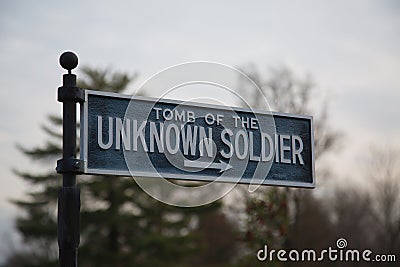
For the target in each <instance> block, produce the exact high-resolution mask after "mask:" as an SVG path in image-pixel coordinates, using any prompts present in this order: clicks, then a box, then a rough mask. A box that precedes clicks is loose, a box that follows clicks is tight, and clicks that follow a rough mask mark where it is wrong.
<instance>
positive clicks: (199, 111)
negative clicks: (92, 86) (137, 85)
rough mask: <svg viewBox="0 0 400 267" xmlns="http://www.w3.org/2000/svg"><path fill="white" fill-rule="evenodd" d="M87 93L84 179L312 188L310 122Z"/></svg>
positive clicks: (304, 118)
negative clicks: (150, 179)
mask: <svg viewBox="0 0 400 267" xmlns="http://www.w3.org/2000/svg"><path fill="white" fill-rule="evenodd" d="M85 94H86V96H85V97H86V101H85V102H84V104H83V109H82V111H81V159H83V160H84V162H85V167H84V169H85V171H84V172H85V173H87V174H110V175H123V176H131V175H133V176H141V177H164V178H171V179H183V180H195V181H221V182H234V183H236V182H238V183H246V184H249V183H256V184H265V185H282V186H294V187H311V188H313V187H315V181H314V151H313V125H312V117H311V116H305V115H291V114H284V113H275V112H264V111H253V110H251V109H243V108H231V107H224V106H218V105H208V104H199V103H192V102H180V101H174V100H165V99H153V98H144V97H134V98H132V96H128V95H121V94H113V93H105V92H98V91H90V90H86V92H85Z"/></svg>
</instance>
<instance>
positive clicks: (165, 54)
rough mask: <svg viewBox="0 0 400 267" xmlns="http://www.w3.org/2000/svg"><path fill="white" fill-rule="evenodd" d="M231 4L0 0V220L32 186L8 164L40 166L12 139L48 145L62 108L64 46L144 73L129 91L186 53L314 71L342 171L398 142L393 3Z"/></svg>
mask: <svg viewBox="0 0 400 267" xmlns="http://www.w3.org/2000/svg"><path fill="white" fill-rule="evenodd" d="M238 2H239V1H158V2H155V1H142V2H141V3H139V2H135V1H98V0H97V1H63V2H62V3H61V1H15V0H12V1H4V0H3V1H1V2H0V88H1V89H0V118H1V126H0V145H1V154H0V177H1V187H0V223H2V222H5V224H6V225H7V226H6V227H9V225H11V223H12V221H11V218H12V216H13V214H15V213H16V211H15V209H14V207H13V206H12V205H10V204H9V203H7V199H9V198H11V197H19V196H22V195H23V192H26V191H27V190H28V188H27V185H26V184H25V183H23V182H22V181H21V180H20V179H19V178H17V177H16V176H15V175H13V174H12V172H11V168H13V167H14V168H20V169H25V170H32V169H35V170H38V171H40V165H38V164H36V163H34V162H31V161H29V160H27V159H25V158H24V157H23V156H22V155H21V154H20V153H19V152H18V151H17V150H16V148H15V144H22V145H24V146H28V147H32V146H34V145H38V144H41V143H43V141H44V138H45V135H44V134H43V133H42V132H41V130H40V124H41V123H42V122H43V121H44V118H45V116H46V115H47V114H50V113H58V114H59V113H60V110H61V105H60V104H59V103H57V102H56V89H57V87H58V86H60V84H61V75H62V74H63V70H62V69H61V67H60V66H59V65H58V57H59V55H60V54H61V53H62V52H63V51H65V50H73V51H75V52H76V53H77V54H78V55H79V59H80V66H82V65H89V66H96V67H110V68H113V69H114V70H120V71H126V72H129V73H134V72H139V75H140V76H139V79H138V81H137V82H135V83H133V84H132V87H131V88H130V90H131V91H133V90H134V89H135V86H137V84H138V83H139V81H143V80H145V79H146V78H148V77H149V76H150V75H152V74H154V73H156V72H158V71H160V70H161V69H163V68H165V67H168V66H171V65H174V64H178V63H181V62H187V61H193V60H207V61H215V62H220V63H224V64H227V65H231V66H236V67H241V66H246V65H248V64H255V65H256V66H257V67H258V68H259V69H260V70H262V71H267V70H268V69H270V68H276V67H279V66H288V67H290V68H291V69H292V70H293V71H294V72H295V73H296V74H297V75H298V76H300V77H302V76H305V75H306V74H311V75H312V76H313V78H314V81H315V82H316V84H317V86H318V87H317V88H318V92H321V93H322V94H327V95H329V96H331V98H332V102H331V105H330V108H329V111H330V119H331V125H332V127H333V128H334V129H336V130H338V131H341V132H342V133H343V134H344V139H343V142H342V149H341V150H340V151H339V152H337V153H335V154H334V155H333V156H330V157H329V159H331V160H332V161H331V164H335V165H334V166H335V169H336V171H337V175H338V177H346V176H351V175H350V174H352V173H355V172H356V171H357V170H359V169H360V168H361V166H362V161H363V158H364V156H365V155H366V150H367V149H368V146H370V145H371V144H376V145H382V144H385V145H388V146H392V145H394V146H396V145H397V146H398V145H399V144H400V138H399V137H400V127H399V126H400V125H399V121H400V120H399V116H400V51H399V47H400V12H399V11H400V2H399V1H395V0H392V1H361V0H359V1H241V2H240V3H238ZM78 73H79V72H78ZM311 115H315V114H311ZM338 179H339V178H338ZM7 222H9V223H8V224H7ZM2 224H3V223H2ZM3 225H4V224H3ZM4 227H5V226H3V228H4ZM7 229H9V228H7ZM0 230H1V229H0ZM2 231H3V232H4V230H2ZM1 234H2V233H0V235H1ZM0 238H1V237H0Z"/></svg>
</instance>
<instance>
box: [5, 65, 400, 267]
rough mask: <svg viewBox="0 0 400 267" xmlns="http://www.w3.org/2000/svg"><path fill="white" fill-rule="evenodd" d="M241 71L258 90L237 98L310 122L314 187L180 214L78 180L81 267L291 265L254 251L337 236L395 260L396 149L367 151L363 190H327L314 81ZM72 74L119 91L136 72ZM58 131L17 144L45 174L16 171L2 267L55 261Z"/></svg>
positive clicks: (96, 180) (399, 235) (325, 124)
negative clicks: (13, 235) (19, 182)
mask: <svg viewBox="0 0 400 267" xmlns="http://www.w3.org/2000/svg"><path fill="white" fill-rule="evenodd" d="M243 71H244V72H245V73H246V74H247V75H248V76H249V77H250V78H251V79H252V80H253V81H254V82H255V83H256V84H257V85H258V87H259V88H260V89H261V90H260V91H255V90H249V89H248V88H243V91H241V92H239V93H240V94H241V95H242V96H244V97H245V99H246V100H247V102H248V103H249V104H251V105H252V106H253V107H255V108H261V109H262V108H266V107H265V106H264V104H263V102H262V101H261V99H262V97H263V96H266V97H267V99H269V100H270V101H272V102H270V104H271V108H272V110H274V111H280V112H290V113H296V114H311V115H313V116H314V126H315V129H314V130H315V133H314V135H315V137H314V138H315V157H316V166H317V178H318V180H317V187H318V188H317V189H316V190H306V189H296V188H282V187H262V188H260V189H259V190H257V191H256V192H255V193H251V194H250V193H249V192H248V191H247V189H246V188H245V187H244V186H238V187H237V188H236V189H235V190H234V192H232V193H231V195H230V196H228V197H226V198H224V199H222V200H220V201H218V202H215V203H212V204H209V205H207V206H204V207H199V208H177V207H172V206H168V205H165V204H163V203H160V202H158V201H156V200H154V199H153V198H151V197H149V196H148V195H147V194H146V193H145V192H143V191H142V190H141V189H140V188H139V187H138V186H137V184H136V183H134V182H133V181H132V179H131V178H121V177H111V176H79V178H78V183H79V186H80V188H81V199H82V200H81V201H82V207H81V245H80V248H79V265H80V266H192V265H196V266H209V267H217V266H219V267H223V266H237V267H239V266H265V265H266V264H267V263H268V266H290V265H291V263H289V262H278V261H274V262H259V261H258V260H257V258H256V253H257V251H258V250H260V249H261V248H263V246H264V245H265V244H267V245H268V247H269V248H271V249H276V250H278V249H281V248H283V249H287V250H290V249H298V250H301V249H305V248H308V249H310V248H313V249H315V250H316V251H320V250H322V249H326V248H327V247H329V246H331V247H335V245H336V240H337V239H338V238H340V237H342V238H346V239H347V241H348V243H349V246H350V247H351V248H357V249H360V250H361V249H367V248H368V249H371V250H372V251H373V252H374V253H386V254H388V253H391V254H396V256H397V259H398V260H400V177H399V166H400V165H399V163H400V162H399V154H398V152H397V151H395V150H394V149H393V150H390V149H384V148H381V147H378V148H376V149H375V150H373V151H371V152H370V155H371V161H370V163H369V164H368V167H366V168H364V169H362V168H360V172H361V173H363V174H364V177H365V179H364V183H365V184H366V186H365V188H355V187H354V186H342V187H340V186H336V187H335V188H331V189H330V190H324V189H326V187H327V186H328V185H327V181H329V180H330V179H335V177H333V176H332V174H331V172H330V168H334V166H330V165H329V164H322V165H320V164H319V163H320V162H321V161H322V158H323V156H324V154H328V153H334V152H335V149H338V143H340V141H341V140H342V139H343V138H345V137H343V136H341V134H340V133H339V132H338V131H336V130H335V129H333V128H332V126H331V125H330V123H329V116H328V103H329V99H328V98H324V97H323V96H320V95H318V94H317V93H316V90H317V87H316V86H315V84H314V83H313V81H312V79H311V77H304V78H303V77H300V78H299V77H296V76H295V75H294V74H293V73H292V71H291V70H290V69H288V68H285V67H283V68H278V69H275V70H271V71H268V72H266V73H262V72H260V71H259V70H258V69H256V68H254V67H253V68H247V69H243ZM78 77H80V78H81V79H80V80H79V84H78V86H80V87H82V88H87V89H95V90H102V91H108V92H115V93H123V92H124V90H125V89H126V88H127V86H128V84H129V83H130V82H132V81H133V80H134V79H135V78H136V74H133V75H129V74H126V73H120V72H112V71H111V70H110V69H96V68H89V67H84V68H81V73H80V75H78ZM315 103H318V105H315ZM316 106H317V107H318V108H316ZM61 126H62V119H61V117H59V116H55V115H50V116H49V117H48V118H47V120H46V122H45V124H44V125H43V126H42V129H43V131H44V132H45V133H46V134H47V135H48V139H47V140H45V141H44V142H43V144H42V145H39V146H37V147H35V148H33V149H25V148H24V147H18V149H20V151H21V152H22V153H23V154H25V156H26V157H29V158H31V159H33V160H36V161H40V162H41V163H42V164H43V172H41V173H32V172H31V171H30V170H29V169H16V170H14V171H15V173H16V174H17V175H18V176H19V177H21V179H24V180H25V181H26V183H29V184H30V191H29V192H28V193H27V195H26V197H25V198H23V199H14V200H12V202H13V203H14V205H16V206H17V207H18V208H19V209H20V211H21V212H20V216H19V217H18V218H17V219H16V221H15V226H16V229H17V230H18V232H19V233H20V235H21V236H22V238H23V242H24V244H25V246H24V247H23V248H20V249H15V250H14V251H13V253H11V254H10V255H9V257H8V260H7V262H6V264H5V266H10V267H11V266H14V267H18V266H56V265H57V264H58V263H57V259H58V247H57V230H56V222H57V218H56V214H57V213H56V208H57V192H58V188H59V187H60V185H61V180H62V179H61V176H60V175H58V174H57V173H55V171H54V169H53V168H52V166H53V165H54V162H55V161H56V160H57V159H59V158H61V136H62V132H61ZM35 142H36V141H35ZM349 179H350V177H349ZM292 264H293V265H296V266H301V265H304V266H310V265H313V266H317V265H318V266H342V265H343V263H341V262H329V261H324V262H319V263H318V262H316V263H310V262H300V263H295V264H294V263H292ZM347 264H349V265H348V266H352V265H357V264H358V265H360V266H373V264H372V263H371V265H368V264H367V263H365V262H361V263H354V262H353V263H347ZM390 264H392V265H390ZM380 266H396V264H395V263H387V264H386V265H385V264H381V265H380Z"/></svg>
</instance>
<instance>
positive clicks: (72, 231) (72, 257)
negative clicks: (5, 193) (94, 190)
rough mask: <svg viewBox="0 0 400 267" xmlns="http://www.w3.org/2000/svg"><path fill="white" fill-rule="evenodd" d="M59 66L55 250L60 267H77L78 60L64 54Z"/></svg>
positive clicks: (78, 164) (81, 94)
mask: <svg viewBox="0 0 400 267" xmlns="http://www.w3.org/2000/svg"><path fill="white" fill-rule="evenodd" d="M60 65H61V66H62V67H63V68H64V69H66V70H68V74H64V75H63V85H62V86H61V87H59V88H58V101H59V102H62V103H63V158H62V159H60V160H58V161H57V168H56V170H57V172H58V173H62V175H63V186H62V187H61V188H60V190H59V193H58V230H57V231H58V232H57V234H58V247H59V261H60V266H61V267H67V266H68V267H71V266H78V261H77V256H78V245H79V217H80V190H79V188H78V187H76V175H77V174H79V173H82V166H83V164H82V162H81V160H79V159H76V130H77V129H76V104H77V103H82V102H83V101H84V97H83V96H84V91H83V90H82V89H80V88H78V87H77V86H76V75H75V74H72V73H71V71H72V70H73V69H74V68H75V67H76V66H77V65H78V57H77V56H76V55H75V54H74V53H72V52H65V53H63V54H62V55H61V57H60Z"/></svg>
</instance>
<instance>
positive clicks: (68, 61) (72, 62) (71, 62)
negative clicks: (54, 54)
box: [60, 51, 78, 74]
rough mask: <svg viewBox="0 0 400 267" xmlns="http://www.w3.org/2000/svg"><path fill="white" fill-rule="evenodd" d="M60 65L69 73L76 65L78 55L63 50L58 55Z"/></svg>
mask: <svg viewBox="0 0 400 267" xmlns="http://www.w3.org/2000/svg"><path fill="white" fill-rule="evenodd" d="M60 65H61V67H63V68H64V69H66V70H68V73H69V74H71V70H73V69H75V68H76V66H78V56H77V55H75V53H73V52H70V51H68V52H64V53H62V55H61V56H60Z"/></svg>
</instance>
